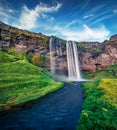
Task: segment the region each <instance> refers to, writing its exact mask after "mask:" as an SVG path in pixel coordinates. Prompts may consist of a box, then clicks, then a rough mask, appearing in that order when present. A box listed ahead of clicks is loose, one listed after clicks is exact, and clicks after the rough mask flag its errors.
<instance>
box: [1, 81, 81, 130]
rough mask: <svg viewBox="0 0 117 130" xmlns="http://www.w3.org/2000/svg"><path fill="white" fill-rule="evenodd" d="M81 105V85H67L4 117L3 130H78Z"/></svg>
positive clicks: (2, 118)
mask: <svg viewBox="0 0 117 130" xmlns="http://www.w3.org/2000/svg"><path fill="white" fill-rule="evenodd" d="M82 102H83V92H82V87H81V83H80V82H73V83H65V85H64V87H63V88H62V89H61V90H58V91H57V92H54V93H51V94H49V95H47V96H45V97H44V98H42V99H39V100H37V101H36V103H33V104H31V105H28V106H27V107H23V108H21V107H20V108H17V109H12V110H10V112H8V113H5V114H2V116H0V130H75V128H76V125H77V124H78V119H79V117H80V113H81V110H82V106H81V105H82Z"/></svg>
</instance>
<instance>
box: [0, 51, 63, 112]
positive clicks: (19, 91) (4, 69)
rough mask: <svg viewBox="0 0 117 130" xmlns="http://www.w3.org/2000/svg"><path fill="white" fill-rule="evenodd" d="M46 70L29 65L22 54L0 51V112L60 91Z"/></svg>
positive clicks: (59, 85)
mask: <svg viewBox="0 0 117 130" xmlns="http://www.w3.org/2000/svg"><path fill="white" fill-rule="evenodd" d="M62 86H63V84H62V83H60V82H55V81H54V80H52V79H51V77H50V73H49V72H47V71H46V70H44V69H42V68H39V67H37V66H34V65H32V64H30V63H29V62H28V61H27V58H26V56H25V55H24V54H20V53H16V52H15V54H14V55H11V54H8V53H5V52H1V51H0V110H2V109H9V108H10V107H12V106H15V105H17V104H20V103H24V102H27V101H30V100H34V99H37V98H40V97H42V96H44V95H46V94H48V93H51V92H53V91H55V90H58V89H60V88H61V87H62Z"/></svg>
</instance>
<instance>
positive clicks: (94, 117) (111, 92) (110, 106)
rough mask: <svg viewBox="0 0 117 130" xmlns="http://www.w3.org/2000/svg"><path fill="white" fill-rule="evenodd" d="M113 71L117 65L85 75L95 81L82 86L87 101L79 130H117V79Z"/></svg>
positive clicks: (84, 104) (116, 68)
mask: <svg viewBox="0 0 117 130" xmlns="http://www.w3.org/2000/svg"><path fill="white" fill-rule="evenodd" d="M112 69H114V70H117V65H115V66H111V67H109V68H108V69H107V70H106V71H99V72H96V73H93V74H85V76H86V77H88V76H89V77H94V79H95V80H94V81H90V82H85V83H83V84H82V85H83V90H84V95H85V100H84V103H83V110H82V113H81V116H80V120H79V124H78V126H77V130H117V78H116V74H115V76H114V75H113V72H112V71H111V70H112ZM109 72H110V73H109ZM115 72H117V71H115ZM104 77H105V78H104ZM96 79H98V80H96Z"/></svg>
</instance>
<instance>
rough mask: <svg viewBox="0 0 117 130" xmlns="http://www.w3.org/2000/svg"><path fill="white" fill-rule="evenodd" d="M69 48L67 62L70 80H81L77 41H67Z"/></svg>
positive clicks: (67, 47)
mask: <svg viewBox="0 0 117 130" xmlns="http://www.w3.org/2000/svg"><path fill="white" fill-rule="evenodd" d="M66 49H67V64H68V78H69V79H70V80H77V81H80V80H81V76H80V67H79V62H78V50H77V46H76V43H75V42H73V41H68V42H67V43H66Z"/></svg>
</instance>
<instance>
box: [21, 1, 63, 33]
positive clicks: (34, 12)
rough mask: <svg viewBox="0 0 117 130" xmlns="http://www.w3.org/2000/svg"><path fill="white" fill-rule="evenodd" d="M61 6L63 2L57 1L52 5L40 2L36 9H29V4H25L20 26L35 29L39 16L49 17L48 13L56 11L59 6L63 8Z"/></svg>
mask: <svg viewBox="0 0 117 130" xmlns="http://www.w3.org/2000/svg"><path fill="white" fill-rule="evenodd" d="M61 6H62V4H61V3H57V5H56V6H51V7H50V6H48V5H46V4H43V3H40V4H39V5H37V6H36V7H35V8H34V9H29V8H28V7H27V6H23V9H22V12H21V16H20V18H19V25H18V27H20V28H22V29H28V30H30V29H33V28H35V27H36V26H37V20H38V18H40V17H43V18H44V17H47V15H46V14H47V13H52V12H56V11H58V10H59V8H61ZM51 20H52V19H51Z"/></svg>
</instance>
